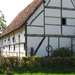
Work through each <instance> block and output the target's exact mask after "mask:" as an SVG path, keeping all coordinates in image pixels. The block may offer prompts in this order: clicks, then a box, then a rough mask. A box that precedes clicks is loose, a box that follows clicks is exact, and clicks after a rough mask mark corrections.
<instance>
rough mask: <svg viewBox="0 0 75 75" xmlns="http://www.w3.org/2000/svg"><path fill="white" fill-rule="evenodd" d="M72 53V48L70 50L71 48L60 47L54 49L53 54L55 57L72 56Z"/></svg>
mask: <svg viewBox="0 0 75 75" xmlns="http://www.w3.org/2000/svg"><path fill="white" fill-rule="evenodd" d="M71 53H72V50H70V49H69V48H60V49H56V50H54V52H53V54H52V56H53V57H67V56H68V57H70V56H71Z"/></svg>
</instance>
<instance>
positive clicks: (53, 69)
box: [0, 56, 75, 75]
mask: <svg viewBox="0 0 75 75" xmlns="http://www.w3.org/2000/svg"><path fill="white" fill-rule="evenodd" d="M16 59H17V57H7V58H0V64H1V63H2V62H1V61H3V64H2V65H3V70H2V68H1V66H2V65H1V66H0V72H1V73H3V71H4V70H5V68H6V67H8V66H9V67H10V68H11V72H10V73H11V74H12V73H13V74H12V75H14V74H15V75H16V74H17V75H18V74H20V75H23V74H24V75H25V74H26V75H27V74H28V75H35V74H37V75H40V74H42V75H43V74H44V75H46V74H49V75H52V74H60V75H61V73H63V75H64V74H65V75H66V73H67V74H69V73H70V74H71V73H74V74H75V57H39V56H33V57H30V56H26V57H23V58H22V60H21V62H22V64H21V65H20V66H19V65H18V66H16V65H14V64H15V60H16ZM12 61H13V63H11V62H12ZM4 64H5V66H6V67H5V68H4ZM12 64H13V66H12ZM15 66H16V67H15Z"/></svg>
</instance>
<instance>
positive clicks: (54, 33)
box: [27, 0, 75, 56]
mask: <svg viewBox="0 0 75 75" xmlns="http://www.w3.org/2000/svg"><path fill="white" fill-rule="evenodd" d="M45 2H46V3H45V4H44V3H43V4H42V5H41V6H40V7H39V8H38V9H37V11H36V12H35V13H34V14H33V16H32V17H31V18H30V19H29V20H28V26H27V34H28V36H27V41H28V42H27V46H28V55H30V49H31V48H32V47H33V49H34V52H35V51H36V50H37V48H38V51H37V53H36V55H40V56H47V55H48V52H47V51H46V49H47V47H48V46H49V45H50V47H51V48H49V50H50V53H49V55H51V51H52V50H55V49H58V48H61V47H68V48H69V49H70V50H72V48H73V50H74V46H73V45H74V42H75V41H74V40H73V37H72V36H75V15H74V14H75V10H74V5H73V3H72V2H71V0H62V7H61V0H58V1H57V0H45ZM61 8H62V10H61ZM43 9H44V11H43V12H42V13H40V12H41V11H42V10H43ZM39 13H40V14H39ZM38 14H39V15H38ZM37 15H38V17H37ZM62 18H65V21H66V23H65V24H62ZM43 37H45V39H44V40H43V42H42V44H41V45H40V46H39V44H40V42H41V41H42V39H43ZM38 46H39V47H38ZM72 46H73V47H72Z"/></svg>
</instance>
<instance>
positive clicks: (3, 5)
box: [0, 0, 33, 26]
mask: <svg viewBox="0 0 75 75" xmlns="http://www.w3.org/2000/svg"><path fill="white" fill-rule="evenodd" d="M32 1H33V0H0V10H1V11H2V13H3V14H4V16H5V20H6V21H7V22H6V25H7V26H8V25H9V24H10V23H11V21H12V20H13V19H14V18H15V17H16V16H17V15H18V13H19V12H20V11H22V10H23V9H24V8H25V7H26V6H27V5H28V4H30V3H31V2H32Z"/></svg>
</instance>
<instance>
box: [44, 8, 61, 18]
mask: <svg viewBox="0 0 75 75" xmlns="http://www.w3.org/2000/svg"><path fill="white" fill-rule="evenodd" d="M45 16H55V17H60V16H61V15H60V10H59V9H58V10H57V9H47V8H45Z"/></svg>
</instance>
